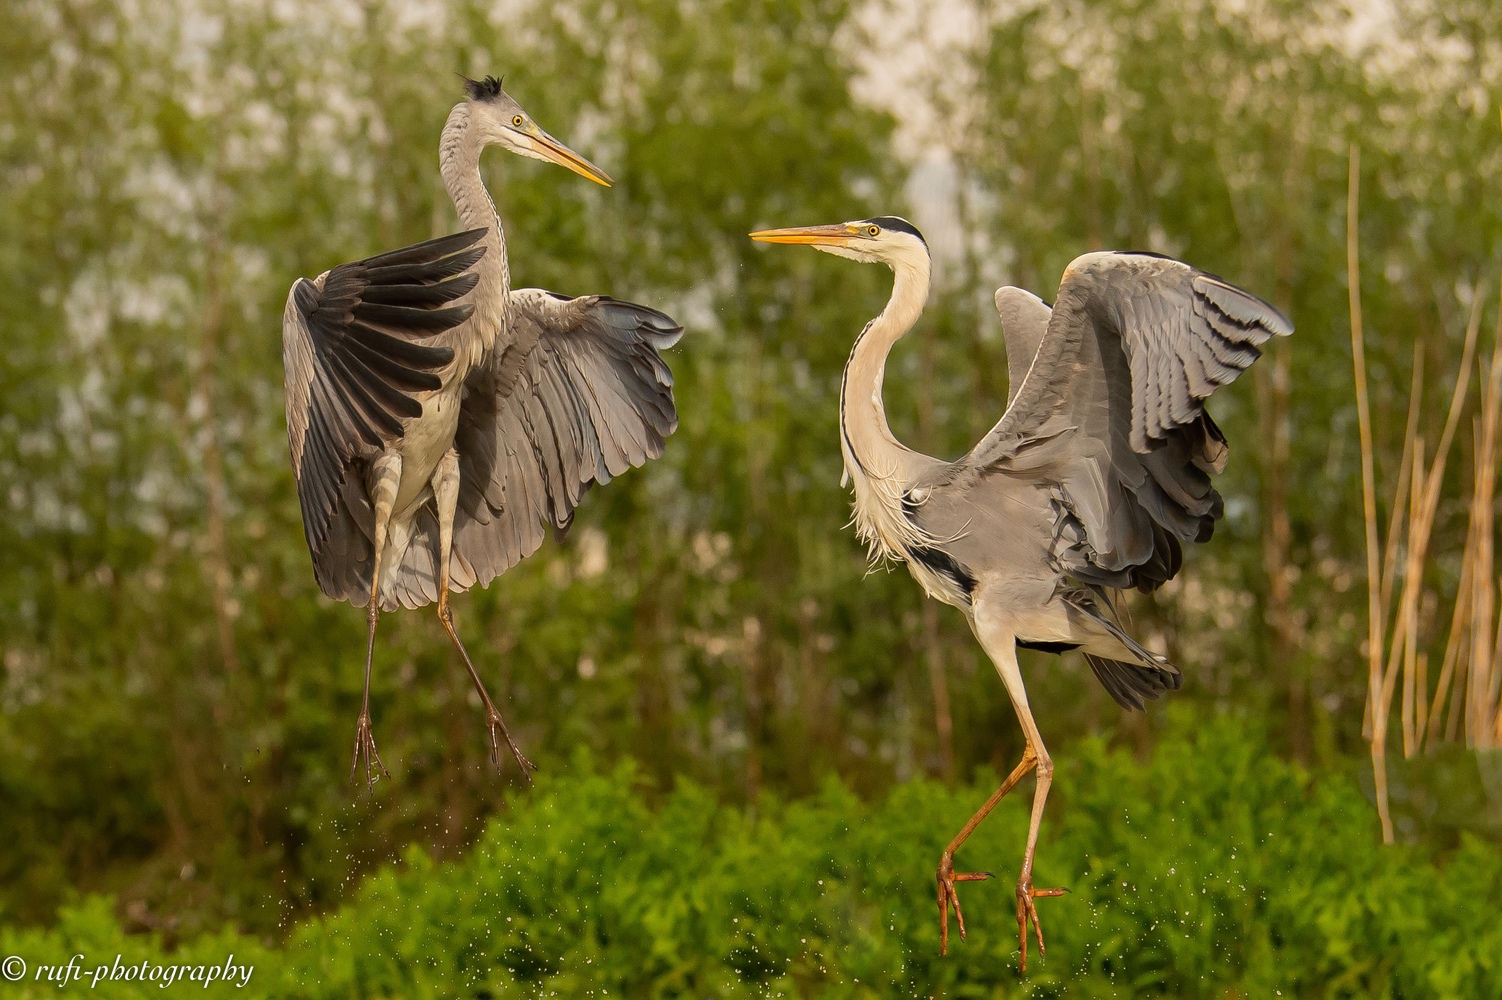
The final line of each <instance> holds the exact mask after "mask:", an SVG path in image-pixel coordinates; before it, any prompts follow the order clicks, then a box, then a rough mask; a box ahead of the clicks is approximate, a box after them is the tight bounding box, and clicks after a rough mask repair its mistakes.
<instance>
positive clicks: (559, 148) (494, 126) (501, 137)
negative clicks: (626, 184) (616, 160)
mask: <svg viewBox="0 0 1502 1000" xmlns="http://www.w3.org/2000/svg"><path fill="white" fill-rule="evenodd" d="M464 90H465V92H466V94H467V95H468V97H469V101H468V104H469V111H470V121H471V122H472V123H473V127H474V128H475V129H476V130H477V132H478V135H479V137H480V141H481V142H482V143H483V144H484V145H487V146H500V147H501V148H503V149H507V150H510V151H511V152H513V153H516V154H518V155H520V156H529V157H531V158H532V159H534V160H544V161H546V162H548V163H556V164H558V165H559V166H562V167H567V168H568V169H570V170H572V171H573V172H574V173H576V174H579V175H580V176H583V177H588V178H589V179H590V180H592V181H594V182H595V183H596V184H603V185H605V186H606V187H609V186H610V178H609V177H608V176H606V174H605V171H603V170H601V169H600V168H599V167H597V166H595V165H594V164H593V163H590V162H589V161H588V160H586V159H585V158H584V157H582V156H580V155H579V154H578V153H576V152H574V151H573V150H572V149H569V148H568V147H567V146H565V145H564V144H563V143H561V142H559V141H558V140H557V139H555V138H553V137H552V136H551V135H548V133H546V132H544V131H543V130H542V129H541V128H540V127H538V125H537V123H536V122H534V121H533V120H532V116H531V115H529V114H527V113H526V112H525V111H523V110H522V106H521V105H520V104H517V103H516V100H515V98H513V97H512V96H511V95H510V94H508V93H506V92H505V91H504V90H502V89H501V81H500V80H498V79H496V78H495V77H493V76H487V77H486V78H485V79H483V80H471V79H469V78H468V77H465V78H464Z"/></svg>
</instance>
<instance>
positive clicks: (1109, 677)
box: [1085, 653, 1184, 712]
mask: <svg viewBox="0 0 1502 1000" xmlns="http://www.w3.org/2000/svg"><path fill="white" fill-rule="evenodd" d="M1085 662H1086V663H1088V664H1090V670H1091V672H1093V673H1094V674H1095V678H1096V680H1098V681H1100V683H1101V686H1102V687H1104V688H1105V689H1106V693H1107V694H1109V695H1110V696H1111V698H1112V700H1113V701H1115V702H1116V704H1118V705H1120V706H1121V707H1122V708H1124V709H1126V710H1127V711H1133V710H1135V711H1138V712H1140V711H1142V710H1143V708H1145V707H1146V702H1147V701H1157V700H1158V698H1160V697H1161V696H1162V695H1163V692H1164V691H1177V690H1178V689H1179V687H1180V685H1182V684H1183V683H1184V675H1183V674H1181V673H1179V671H1178V668H1177V667H1174V666H1173V664H1171V663H1167V662H1163V663H1154V664H1152V665H1148V664H1145V663H1124V662H1122V661H1121V660H1108V659H1106V658H1105V657H1104V656H1096V655H1094V654H1093V653H1086V654H1085Z"/></svg>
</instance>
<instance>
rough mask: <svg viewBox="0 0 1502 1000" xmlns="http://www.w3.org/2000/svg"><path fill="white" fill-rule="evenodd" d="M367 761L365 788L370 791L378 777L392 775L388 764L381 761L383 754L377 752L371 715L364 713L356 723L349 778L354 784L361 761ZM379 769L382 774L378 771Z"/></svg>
mask: <svg viewBox="0 0 1502 1000" xmlns="http://www.w3.org/2000/svg"><path fill="white" fill-rule="evenodd" d="M362 758H363V759H364V761H365V789H366V791H370V790H372V789H373V788H374V787H375V783H376V779H377V778H379V777H381V775H385V776H386V777H388V778H389V777H391V772H390V771H388V770H386V765H385V764H383V763H381V755H380V754H379V753H377V752H376V744H375V734H374V733H373V732H372V731H371V728H370V716H369V715H367V714H364V713H362V714H361V715H360V721H359V722H358V723H356V725H355V759H354V763H352V764H351V765H350V768H349V780H350V783H351V784H353V783H354V780H355V777H356V776H357V775H358V774H359V773H360V761H361V759H362ZM377 769H379V771H380V774H377V773H376V771H377Z"/></svg>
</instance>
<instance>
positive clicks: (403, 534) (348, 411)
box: [282, 77, 683, 785]
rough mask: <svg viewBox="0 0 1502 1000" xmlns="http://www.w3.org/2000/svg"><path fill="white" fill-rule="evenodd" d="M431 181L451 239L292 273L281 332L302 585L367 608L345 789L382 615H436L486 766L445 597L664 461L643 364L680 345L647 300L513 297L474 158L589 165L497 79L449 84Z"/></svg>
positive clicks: (654, 394)
mask: <svg viewBox="0 0 1502 1000" xmlns="http://www.w3.org/2000/svg"><path fill="white" fill-rule="evenodd" d="M465 89H466V99H465V100H463V101H461V102H459V103H458V104H456V105H455V106H454V108H453V110H452V111H450V112H449V116H448V121H447V122H446V123H445V125H444V127H443V134H442V138H441V140H440V144H439V169H440V172H441V174H442V177H443V182H444V186H445V187H446V188H447V190H448V194H449V197H450V198H451V199H452V200H453V203H454V208H455V209H456V210H457V211H458V215H459V220H460V222H461V223H462V224H463V226H464V227H465V230H466V231H465V232H462V233H459V234H457V235H453V236H445V237H441V238H438V239H434V240H429V241H427V242H425V243H419V244H416V245H415V246H410V247H406V248H405V249H401V250H393V251H391V252H389V253H384V254H380V255H378V256H375V257H370V258H368V259H366V260H361V261H356V262H354V263H350V264H342V265H340V266H338V267H335V268H333V269H332V270H329V271H325V272H324V273H323V274H321V275H319V276H318V277H317V278H315V279H313V280H311V281H309V280H308V279H306V278H300V279H298V280H297V281H296V282H295V283H294V284H293V286H292V291H291V293H290V294H289V295H288V296H287V306H286V310H285V312H284V314H283V319H282V346H283V361H284V365H285V368H286V389H287V436H288V443H289V445H290V448H291V453H292V469H293V473H294V475H295V477H296V480H297V495H298V500H299V503H300V505H301V507H302V515H303V529H304V534H305V535H306V538H307V543H308V549H309V551H310V552H311V553H312V557H313V572H314V576H315V577H316V579H317V581H318V586H319V587H320V588H321V589H322V591H323V593H325V594H327V595H328V596H329V597H331V598H334V599H335V600H347V601H349V602H350V603H351V604H354V605H355V606H357V607H358V606H366V607H368V609H369V610H368V613H367V632H366V643H365V693H364V697H363V700H362V701H361V707H360V717H359V720H358V722H357V724H356V736H355V754H354V758H355V759H354V763H353V765H352V768H351V773H350V778H351V780H352V781H353V780H354V777H355V775H356V773H358V771H359V768H360V762H361V760H362V759H363V760H364V762H365V777H366V783H367V785H369V784H371V783H373V782H374V781H375V778H376V772H375V770H374V769H375V768H379V769H380V771H381V772H383V773H389V772H386V768H385V766H384V765H383V764H382V763H381V759H380V756H379V754H378V753H377V751H376V745H375V739H374V736H373V735H372V732H371V724H370V674H371V662H372V660H373V658H374V655H375V632H376V622H377V619H378V618H379V617H380V613H381V611H382V610H386V611H394V610H396V609H397V608H398V607H405V608H418V607H423V606H425V605H427V604H430V603H433V602H435V601H436V602H437V604H438V617H439V619H440V620H441V621H442V623H443V627H444V629H445V630H446V631H447V632H448V634H449V638H450V639H452V640H453V643H454V646H455V647H456V648H457V649H458V651H459V655H460V657H461V658H462V659H463V661H464V666H465V668H466V669H467V670H468V671H469V676H470V679H471V681H472V682H473V684H474V688H475V690H476V692H478V694H479V697H480V701H481V703H482V705H483V706H484V710H485V718H486V725H487V727H488V730H489V739H490V757H491V763H492V764H493V765H495V766H496V767H497V768H499V767H500V763H501V749H500V745H501V741H502V740H504V741H505V742H506V744H507V746H508V747H509V748H510V751H511V753H512V755H513V756H514V757H515V758H516V761H517V764H518V766H519V767H520V768H521V771H522V774H523V775H524V776H525V775H527V774H528V771H529V769H535V765H533V764H532V762H531V761H529V760H528V759H527V758H526V757H525V756H524V755H523V754H522V752H521V750H520V749H519V748H518V747H517V745H516V743H515V742H514V741H513V740H512V738H511V735H510V733H509V732H508V731H507V728H506V724H505V722H504V721H503V720H502V718H501V713H500V712H499V711H498V710H497V709H496V706H495V702H494V701H493V700H492V699H491V697H490V694H489V693H488V692H487V691H486V690H485V685H484V683H483V682H482V681H481V680H480V675H479V673H478V672H477V671H476V670H475V666H474V663H473V662H472V661H471V660H470V658H469V654H468V653H467V652H466V651H465V649H464V644H463V643H462V642H461V641H460V640H459V633H458V632H457V631H455V628H454V619H453V612H452V611H451V610H450V606H449V594H451V593H457V592H461V591H464V590H466V589H468V588H469V587H473V586H484V585H486V584H487V583H489V582H490V581H491V580H492V579H494V578H495V577H497V576H499V575H500V574H501V573H504V572H505V571H506V570H507V569H509V568H510V567H511V566H513V565H515V564H516V563H517V562H518V561H520V560H521V559H523V558H525V557H527V556H528V555H531V554H532V553H533V552H534V551H536V549H537V547H538V546H539V545H540V544H541V543H542V540H543V522H548V523H550V524H551V525H552V526H553V527H554V529H555V530H557V531H559V532H561V531H563V530H565V529H566V528H567V527H568V526H569V524H570V522H571V521H572V519H573V513H574V508H575V506H576V505H577V504H578V502H579V498H580V494H581V493H582V492H583V491H584V490H585V489H587V488H588V487H589V485H590V484H592V483H602V484H603V483H607V482H609V481H610V479H611V478H612V477H614V476H618V475H620V474H621V473H622V472H624V471H626V470H627V469H628V468H631V467H633V466H640V465H642V464H643V463H644V462H646V461H647V460H648V459H651V458H656V457H658V456H660V455H661V454H662V451H663V446H664V439H665V438H666V437H667V436H668V435H669V434H671V433H672V432H673V431H674V429H675V428H676V427H677V420H678V418H677V411H676V409H675V406H674V401H673V378H672V374H671V372H670V371H669V369H668V366H667V364H666V363H665V362H664V361H663V360H662V358H661V356H660V355H659V353H658V352H659V351H661V350H663V349H665V348H668V347H671V346H672V345H673V344H674V343H676V342H677V340H678V338H679V336H680V335H681V334H682V332H683V331H682V328H681V327H680V326H679V325H678V324H677V323H675V322H674V321H673V320H672V319H670V318H669V317H667V316H665V315H664V314H662V313H660V312H658V311H657V310H655V309H649V308H647V307H646V306H640V305H635V304H633V303H630V302H621V301H617V300H615V299H611V298H609V297H607V296H603V295H589V296H583V297H579V298H569V297H567V296H563V295H559V294H557V293H554V292H548V291H543V290H541V289H536V288H523V289H514V290H513V289H512V288H511V280H510V269H509V265H508V261H507V257H506V242H505V236H504V234H503V232H502V229H501V221H500V218H499V216H498V215H497V213H496V209H495V204H494V202H493V201H492V200H491V198H490V193H489V192H488V191H487V190H486V188H485V183H484V181H483V180H482V178H481V176H480V154H481V152H482V151H483V150H484V149H485V147H487V146H500V147H501V148H502V149H506V150H509V151H510V152H513V153H517V154H519V155H521V156H528V157H532V158H534V159H539V160H544V161H547V162H550V163H556V164H560V165H562V166H565V167H567V168H568V169H570V170H572V171H574V172H575V173H577V174H580V175H582V176H584V177H587V178H588V179H590V180H592V181H595V182H597V183H599V184H604V185H606V186H609V184H610V178H609V177H607V176H606V175H605V173H604V172H603V171H601V170H600V168H598V167H596V166H595V165H594V164H592V163H590V162H589V161H588V160H586V159H584V158H583V157H582V156H580V155H579V154H577V153H575V152H574V151H573V150H571V149H569V148H568V147H567V146H565V145H564V144H563V143H561V142H559V141H558V140H557V139H555V138H553V137H552V136H551V135H549V134H548V133H547V132H545V131H543V130H542V129H541V128H540V127H538V125H537V124H536V123H535V122H533V120H532V118H531V117H530V116H529V115H528V114H527V113H526V112H525V111H523V110H522V108H521V106H520V105H518V104H517V102H516V101H515V100H513V99H512V98H511V96H510V95H508V94H507V93H506V92H505V91H504V90H502V89H501V81H500V80H498V79H496V78H495V77H486V78H485V79H484V80H479V81H475V80H468V79H466V80H465Z"/></svg>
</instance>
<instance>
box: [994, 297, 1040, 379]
mask: <svg viewBox="0 0 1502 1000" xmlns="http://www.w3.org/2000/svg"><path fill="white" fill-rule="evenodd" d="M996 314H997V315H998V316H1000V317H1001V332H1002V335H1003V336H1004V337H1005V338H1006V342H1007V405H1008V406H1011V405H1012V400H1014V399H1016V398H1017V390H1018V389H1021V388H1022V381H1023V379H1025V378H1027V370H1028V369H1029V368H1031V367H1032V365H1033V358H1035V357H1037V356H1038V347H1039V346H1040V345H1041V344H1042V343H1043V335H1044V334H1045V333H1047V332H1048V318H1049V317H1050V316H1051V315H1053V310H1052V309H1051V308H1050V307H1049V305H1048V303H1047V302H1044V301H1043V300H1042V299H1040V298H1038V296H1036V295H1034V294H1033V293H1032V292H1029V291H1025V290H1024V289H1021V288H1014V287H1013V286H1011V285H1004V286H1002V287H1001V288H998V289H996Z"/></svg>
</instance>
